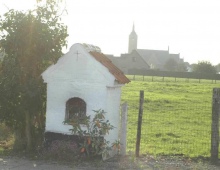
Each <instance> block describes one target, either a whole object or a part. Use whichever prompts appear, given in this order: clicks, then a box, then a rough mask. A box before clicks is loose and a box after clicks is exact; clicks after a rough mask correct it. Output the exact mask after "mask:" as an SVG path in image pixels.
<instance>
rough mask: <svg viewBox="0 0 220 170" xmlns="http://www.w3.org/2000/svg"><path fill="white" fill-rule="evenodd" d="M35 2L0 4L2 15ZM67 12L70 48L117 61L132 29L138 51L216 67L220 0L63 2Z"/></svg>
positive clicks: (219, 52) (8, 0) (5, 0)
mask: <svg viewBox="0 0 220 170" xmlns="http://www.w3.org/2000/svg"><path fill="white" fill-rule="evenodd" d="M35 1H36V0H0V13H1V14H2V13H3V12H6V11H7V8H15V9H19V10H20V9H27V8H31V7H32V6H33V5H34V3H35ZM6 6H7V7H6ZM66 7H67V11H68V15H67V14H66V15H65V16H63V21H64V22H65V24H67V25H68V33H69V37H68V44H69V47H70V46H71V45H72V44H74V43H89V44H93V45H96V46H99V47H100V48H101V50H102V52H103V53H105V54H114V55H116V56H119V55H120V54H121V53H127V51H128V36H129V34H130V32H131V31H132V25H133V23H134V24H135V31H136V33H137V35H138V49H155V50H167V49H168V46H169V51H170V53H180V57H181V58H184V60H185V61H187V62H189V63H197V62H198V61H202V60H205V61H210V62H211V63H212V64H214V65H216V64H218V63H220V1H219V0H66ZM61 8H63V6H62V7H61Z"/></svg>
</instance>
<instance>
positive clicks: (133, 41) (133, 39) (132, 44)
mask: <svg viewBox="0 0 220 170" xmlns="http://www.w3.org/2000/svg"><path fill="white" fill-rule="evenodd" d="M137 39H138V37H137V34H136V32H135V30H134V24H133V30H132V32H131V33H130V35H129V42H128V53H131V52H132V51H133V50H136V49H137Z"/></svg>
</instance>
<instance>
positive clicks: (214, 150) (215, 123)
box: [211, 88, 220, 164]
mask: <svg viewBox="0 0 220 170" xmlns="http://www.w3.org/2000/svg"><path fill="white" fill-rule="evenodd" d="M219 114H220V88H213V96H212V129H211V162H212V163H214V164H215V163H217V162H218V148H219Z"/></svg>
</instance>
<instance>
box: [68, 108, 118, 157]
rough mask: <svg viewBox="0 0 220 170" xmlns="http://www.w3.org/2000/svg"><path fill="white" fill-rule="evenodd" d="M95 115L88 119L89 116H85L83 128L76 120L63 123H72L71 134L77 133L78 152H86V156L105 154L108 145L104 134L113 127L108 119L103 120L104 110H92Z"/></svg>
mask: <svg viewBox="0 0 220 170" xmlns="http://www.w3.org/2000/svg"><path fill="white" fill-rule="evenodd" d="M94 112H95V116H94V118H93V119H92V121H91V120H90V116H87V117H85V119H86V120H85V121H83V123H84V128H85V126H86V129H83V128H81V126H83V125H82V124H81V122H79V121H77V120H70V121H65V122H64V123H65V124H70V125H72V127H73V128H72V129H70V131H72V133H73V134H76V135H79V137H80V139H81V142H80V144H79V145H80V152H81V153H87V155H88V156H97V155H102V154H107V152H108V150H109V149H110V147H109V141H106V140H105V139H104V135H106V134H109V131H110V130H112V129H113V128H114V127H113V126H112V125H111V124H110V122H109V121H108V120H105V112H104V111H103V110H101V109H100V110H94Z"/></svg>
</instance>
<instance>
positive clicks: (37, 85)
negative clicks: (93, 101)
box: [0, 0, 67, 142]
mask: <svg viewBox="0 0 220 170" xmlns="http://www.w3.org/2000/svg"><path fill="white" fill-rule="evenodd" d="M58 9H59V7H58V4H56V2H55V1H53V0H50V1H48V2H47V3H46V4H45V5H38V6H37V7H36V9H34V10H32V11H31V10H29V11H26V12H24V11H15V10H13V9H11V10H9V11H8V12H7V13H5V14H4V15H3V16H2V17H1V18H0V48H2V49H4V51H5V53H6V56H5V57H4V59H3V62H2V65H1V67H0V69H1V70H0V74H1V75H0V78H1V79H0V93H1V96H0V121H4V122H5V123H6V124H7V125H9V126H11V127H13V128H14V129H16V131H19V133H20V135H18V136H20V138H21V140H24V139H29V142H30V138H33V139H36V138H40V136H38V137H36V136H35V135H36V134H38V135H41V137H42V132H43V124H44V122H42V121H43V120H44V119H43V117H44V114H45V90H46V87H45V85H44V84H43V81H42V78H41V73H42V72H43V71H44V70H45V69H46V68H47V67H48V66H49V65H50V64H52V63H55V62H56V61H57V59H58V58H59V57H60V56H61V55H62V47H63V46H65V45H66V37H67V27H66V26H65V25H63V24H62V23H60V17H59V16H58V15H57V12H58ZM31 136H32V137H31ZM34 136H35V137H34Z"/></svg>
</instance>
